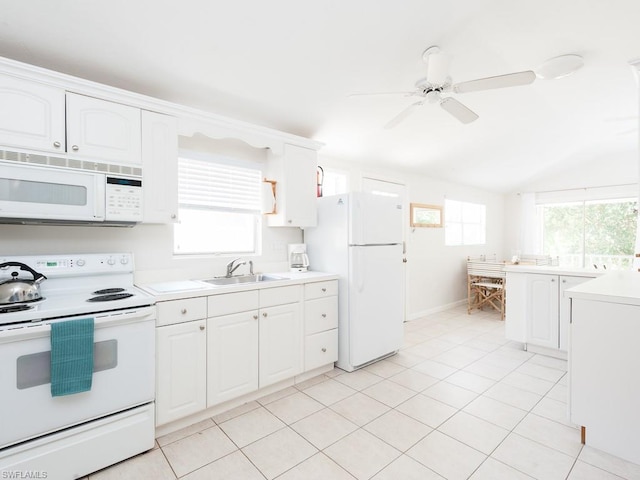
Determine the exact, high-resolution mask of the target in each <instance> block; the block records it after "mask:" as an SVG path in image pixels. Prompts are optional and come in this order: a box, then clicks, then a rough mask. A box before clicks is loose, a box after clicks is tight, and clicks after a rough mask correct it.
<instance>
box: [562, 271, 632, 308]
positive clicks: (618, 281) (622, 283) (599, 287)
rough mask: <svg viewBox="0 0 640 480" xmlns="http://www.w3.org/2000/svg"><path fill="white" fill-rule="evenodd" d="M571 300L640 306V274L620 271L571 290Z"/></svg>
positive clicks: (568, 290)
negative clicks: (578, 299) (580, 299)
mask: <svg viewBox="0 0 640 480" xmlns="http://www.w3.org/2000/svg"><path fill="white" fill-rule="evenodd" d="M565 294H566V295H567V296H569V297H571V298H582V299H586V300H595V301H599V302H610V303H623V304H627V305H640V272H635V271H633V270H618V271H612V272H609V273H607V274H606V275H602V276H601V277H599V278H595V279H593V280H591V281H589V282H585V283H583V284H581V285H577V286H575V287H572V288H569V289H567V290H566V293H565Z"/></svg>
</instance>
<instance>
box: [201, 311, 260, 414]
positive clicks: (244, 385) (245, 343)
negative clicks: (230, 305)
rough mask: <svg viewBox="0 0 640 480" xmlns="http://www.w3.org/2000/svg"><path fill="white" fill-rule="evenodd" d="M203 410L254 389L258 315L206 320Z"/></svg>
mask: <svg viewBox="0 0 640 480" xmlns="http://www.w3.org/2000/svg"><path fill="white" fill-rule="evenodd" d="M207 324H208V333H207V352H208V355H207V406H208V407H210V406H212V405H216V404H218V403H221V402H224V401H225V400H229V399H231V398H235V397H239V396H240V395H244V394H246V393H249V392H253V391H254V390H257V389H258V311H257V310H255V311H252V312H243V313H235V314H232V315H224V316H220V317H213V318H209V319H208V320H207Z"/></svg>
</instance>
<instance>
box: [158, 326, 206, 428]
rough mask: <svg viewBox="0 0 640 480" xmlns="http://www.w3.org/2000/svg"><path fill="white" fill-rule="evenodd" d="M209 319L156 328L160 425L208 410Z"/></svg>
mask: <svg viewBox="0 0 640 480" xmlns="http://www.w3.org/2000/svg"><path fill="white" fill-rule="evenodd" d="M205 324H206V322H205V320H198V321H194V322H187V323H180V324H177V325H169V326H167V327H159V328H157V329H156V342H157V343H156V365H157V370H156V375H157V376H156V425H162V424H165V423H168V422H171V421H173V420H176V419H178V418H181V417H185V416H187V415H190V414H192V413H195V412H198V411H200V410H204V408H205V407H206V403H207V401H206V400H207V398H206V395H207V391H206V381H207V378H206V362H207V335H206V331H205Z"/></svg>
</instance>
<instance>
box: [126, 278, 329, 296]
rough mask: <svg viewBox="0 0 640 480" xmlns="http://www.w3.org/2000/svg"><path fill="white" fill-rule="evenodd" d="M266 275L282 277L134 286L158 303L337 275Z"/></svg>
mask: <svg viewBox="0 0 640 480" xmlns="http://www.w3.org/2000/svg"><path fill="white" fill-rule="evenodd" d="M266 275H273V276H277V277H283V278H282V279H281V280H269V281H266V282H252V283H240V284H238V283H236V284H232V285H213V284H211V283H207V282H205V281H204V280H175V281H171V282H161V283H149V284H143V285H136V286H137V287H139V288H141V289H143V290H144V291H146V292H147V293H149V294H151V295H153V296H154V297H155V298H156V301H158V302H164V301H167V300H179V299H181V298H192V297H204V296H209V295H218V294H223V293H232V292H243V291H246V290H256V289H262V288H272V287H283V286H286V285H296V284H305V283H311V282H321V281H325V280H337V279H338V275H335V274H332V273H324V272H269V273H266Z"/></svg>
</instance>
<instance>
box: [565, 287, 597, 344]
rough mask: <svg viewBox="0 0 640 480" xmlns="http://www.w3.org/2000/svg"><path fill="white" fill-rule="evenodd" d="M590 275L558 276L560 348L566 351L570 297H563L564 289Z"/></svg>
mask: <svg viewBox="0 0 640 480" xmlns="http://www.w3.org/2000/svg"><path fill="white" fill-rule="evenodd" d="M591 279H592V277H571V276H567V275H562V276H560V337H559V340H558V342H559V345H560V350H562V351H564V352H566V351H567V348H568V343H569V319H570V318H571V299H570V298H568V297H567V298H565V295H564V291H565V290H566V289H567V288H571V287H575V286H576V285H580V284H581V283H584V282H586V281H588V280H591Z"/></svg>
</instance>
